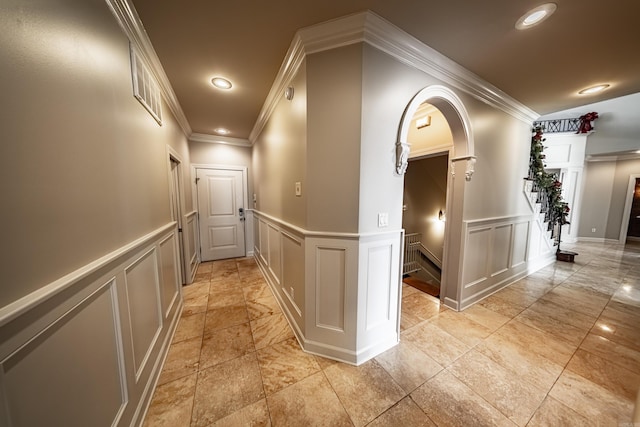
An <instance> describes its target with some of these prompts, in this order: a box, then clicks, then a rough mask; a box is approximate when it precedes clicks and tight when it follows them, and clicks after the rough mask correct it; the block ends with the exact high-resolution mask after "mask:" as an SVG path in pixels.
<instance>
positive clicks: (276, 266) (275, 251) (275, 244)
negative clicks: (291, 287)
mask: <svg viewBox="0 0 640 427" xmlns="http://www.w3.org/2000/svg"><path fill="white" fill-rule="evenodd" d="M268 233H269V258H268V260H269V271H270V272H271V274H272V275H273V278H274V280H275V281H276V283H277V284H278V285H279V284H280V282H281V280H280V279H281V275H280V272H281V269H282V266H281V265H280V263H281V260H282V257H281V256H280V251H281V245H280V230H279V229H278V228H276V227H274V226H272V225H269V226H268Z"/></svg>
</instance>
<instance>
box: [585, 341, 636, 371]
mask: <svg viewBox="0 0 640 427" xmlns="http://www.w3.org/2000/svg"><path fill="white" fill-rule="evenodd" d="M580 348H581V349H583V350H586V351H588V352H589V353H592V354H595V355H597V356H600V357H602V358H603V359H606V360H608V361H609V362H611V363H613V364H615V365H618V366H621V367H623V368H626V369H628V370H630V371H632V372H635V373H636V374H640V351H637V350H633V349H631V348H629V347H626V346H624V345H621V344H618V343H615V342H613V341H610V340H608V339H606V338H604V337H601V336H598V335H595V334H591V333H590V334H589V335H587V337H586V338H585V339H584V341H583V342H582V344H581V345H580Z"/></svg>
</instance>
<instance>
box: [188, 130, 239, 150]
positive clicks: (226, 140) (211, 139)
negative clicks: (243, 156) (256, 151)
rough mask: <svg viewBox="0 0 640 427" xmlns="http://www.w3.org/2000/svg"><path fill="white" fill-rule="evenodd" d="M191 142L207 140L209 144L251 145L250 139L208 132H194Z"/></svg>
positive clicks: (190, 138) (190, 137)
mask: <svg viewBox="0 0 640 427" xmlns="http://www.w3.org/2000/svg"><path fill="white" fill-rule="evenodd" d="M189 142H206V143H208V144H225V145H235V146H236V147H251V142H250V141H249V140H248V139H242V138H232V137H229V136H220V135H209V134H206V133H192V134H191V135H190V136H189Z"/></svg>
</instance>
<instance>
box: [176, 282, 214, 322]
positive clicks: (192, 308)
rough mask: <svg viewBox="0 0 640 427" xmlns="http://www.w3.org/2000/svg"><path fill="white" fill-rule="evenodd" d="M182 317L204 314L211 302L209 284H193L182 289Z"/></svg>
mask: <svg viewBox="0 0 640 427" xmlns="http://www.w3.org/2000/svg"><path fill="white" fill-rule="evenodd" d="M182 299H183V304H184V306H183V309H182V315H183V316H188V315H189V314H195V313H204V312H205V311H207V303H208V301H209V282H205V283H193V284H191V285H187V286H184V287H183V288H182Z"/></svg>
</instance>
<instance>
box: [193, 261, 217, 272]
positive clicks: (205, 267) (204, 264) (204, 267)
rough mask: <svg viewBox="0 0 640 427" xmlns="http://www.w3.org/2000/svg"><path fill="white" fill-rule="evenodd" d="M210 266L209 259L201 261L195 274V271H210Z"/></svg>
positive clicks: (211, 263) (211, 265) (211, 264)
mask: <svg viewBox="0 0 640 427" xmlns="http://www.w3.org/2000/svg"><path fill="white" fill-rule="evenodd" d="M211 267H213V262H211V261H207V262H201V263H200V265H198V270H197V272H196V274H197V273H211Z"/></svg>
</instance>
